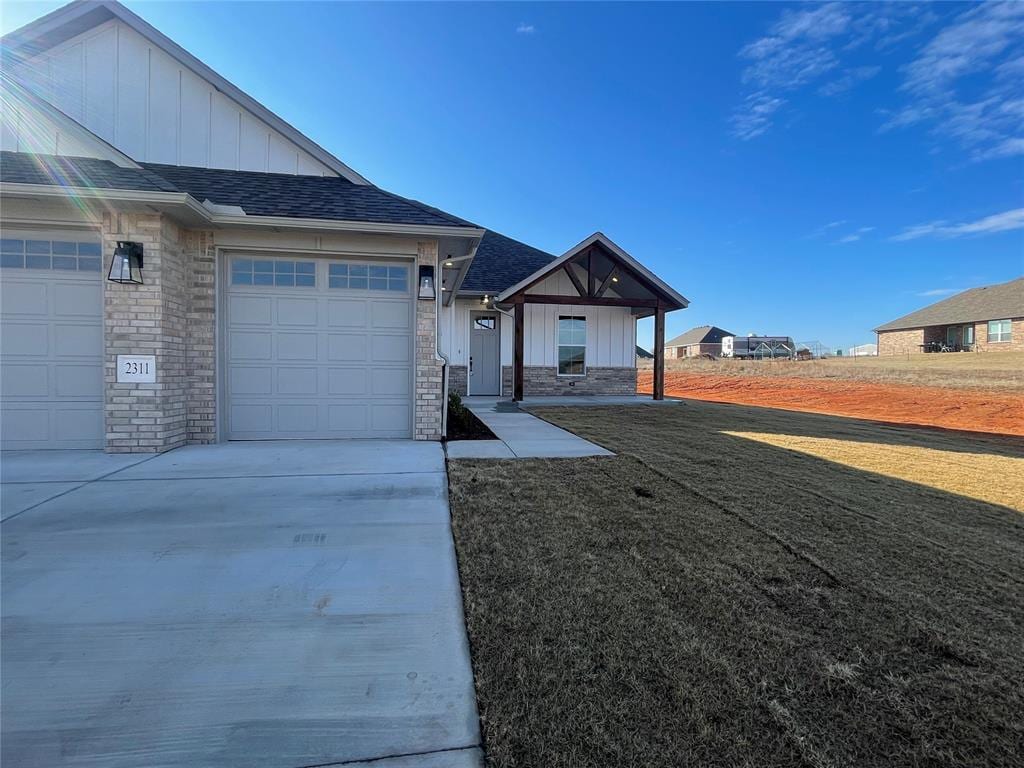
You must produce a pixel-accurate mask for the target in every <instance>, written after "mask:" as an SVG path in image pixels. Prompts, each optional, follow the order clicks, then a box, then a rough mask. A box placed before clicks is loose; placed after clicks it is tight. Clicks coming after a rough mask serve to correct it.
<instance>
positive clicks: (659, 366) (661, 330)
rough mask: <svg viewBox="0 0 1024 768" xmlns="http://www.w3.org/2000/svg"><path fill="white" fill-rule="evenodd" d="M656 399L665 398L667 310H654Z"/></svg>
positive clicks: (659, 308)
mask: <svg viewBox="0 0 1024 768" xmlns="http://www.w3.org/2000/svg"><path fill="white" fill-rule="evenodd" d="M654 399H655V400H664V399H665V310H664V309H662V308H661V307H658V308H657V310H655V312H654Z"/></svg>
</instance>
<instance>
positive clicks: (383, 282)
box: [327, 264, 409, 293]
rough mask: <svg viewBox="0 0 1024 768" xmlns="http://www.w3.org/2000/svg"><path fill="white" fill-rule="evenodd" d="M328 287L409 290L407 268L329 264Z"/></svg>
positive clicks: (403, 291) (356, 289)
mask: <svg viewBox="0 0 1024 768" xmlns="http://www.w3.org/2000/svg"><path fill="white" fill-rule="evenodd" d="M327 280H328V285H329V286H330V287H331V288H343V289H347V290H355V291H395V292H401V293H405V292H407V291H408V290H409V268H408V267H381V266H375V265H372V264H331V265H330V266H329V267H328V271H327Z"/></svg>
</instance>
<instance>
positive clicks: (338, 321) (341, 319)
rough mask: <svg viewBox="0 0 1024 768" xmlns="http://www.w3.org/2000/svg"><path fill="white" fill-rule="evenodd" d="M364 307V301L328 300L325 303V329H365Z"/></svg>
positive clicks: (365, 313)
mask: <svg viewBox="0 0 1024 768" xmlns="http://www.w3.org/2000/svg"><path fill="white" fill-rule="evenodd" d="M366 306H367V302H366V301H365V300H364V299H329V300H328V302H327V327H329V328H365V327H366V315H367V312H366Z"/></svg>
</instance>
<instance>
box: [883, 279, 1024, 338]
mask: <svg viewBox="0 0 1024 768" xmlns="http://www.w3.org/2000/svg"><path fill="white" fill-rule="evenodd" d="M1015 317H1024V277H1018V278H1017V279H1016V280H1011V281H1010V282H1008V283H998V284H996V285H983V286H981V287H980V288H971V289H970V290H967V291H964V292H963V293H958V294H956V295H955V296H950V297H949V298H948V299H943V300H942V301H938V302H936V303H935V304H931V305H929V306H927V307H924V308H923V309H919V310H917V311H916V312H911V313H910V314H909V315H904V316H903V317H900V318H897V319H896V320H892V321H891V322H888V323H885V324H884V325H880V326H878V327H877V328H875V330H876V331H899V330H905V329H907V328H925V327H927V326H929V325H950V324H952V323H968V322H979V321H982V320H1008V319H1010V318H1015Z"/></svg>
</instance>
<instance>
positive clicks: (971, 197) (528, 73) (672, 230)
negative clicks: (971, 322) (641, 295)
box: [2, 2, 1024, 346]
mask: <svg viewBox="0 0 1024 768" xmlns="http://www.w3.org/2000/svg"><path fill="white" fill-rule="evenodd" d="M126 4H127V5H128V6H129V7H130V8H132V10H134V11H136V12H137V13H138V14H139V15H141V16H142V17H143V18H145V19H146V20H147V21H149V22H150V23H152V24H154V25H155V26H156V27H158V28H159V29H161V30H162V31H163V32H164V33H165V34H167V35H169V36H170V37H171V38H173V39H174V40H176V41H177V42H178V43H179V44H181V45H183V46H184V47H185V48H187V49H188V50H189V51H191V52H192V53H194V54H195V55H197V56H198V57H199V58H200V59H202V60H203V61H205V62H206V63H208V64H209V65H210V66H212V67H213V68H214V69H216V70H218V71H219V72H220V73H221V74H223V75H224V76H225V77H227V78H228V79H229V80H231V81H232V82H234V83H235V84H236V85H238V86H240V87H241V88H242V89H244V90H245V91H247V92H249V93H250V94H251V95H253V96H254V97H255V98H257V99H259V100H260V101H262V102H263V103H264V104H266V105H267V106H268V107H270V108H271V109H272V110H274V111H275V112H277V113H278V114H279V115H281V116H282V117H284V118H285V119H286V120H288V121H289V122H291V123H292V124H293V125H295V126H296V127H297V128H299V129H300V130H302V131H303V132H305V133H307V134H308V135H309V136H310V137H311V138H313V139H314V140H316V141H317V142H319V143H320V144H321V145H323V146H324V147H326V148H327V149H328V150H330V151H331V152H333V153H334V154H336V155H337V156H338V157H340V158H341V159H342V160H343V161H345V162H346V163H348V164H349V165H351V166H353V167H354V168H355V169H356V170H358V171H360V172H361V173H363V174H364V175H366V176H367V177H368V178H369V179H370V180H371V181H373V182H374V183H376V184H379V185H380V186H382V187H385V188H387V189H390V190H392V191H395V192H398V193H400V194H404V195H408V196H410V197H415V198H418V199H421V200H424V201H427V202H430V203H431V204H433V205H436V206H438V207H440V208H443V209H445V210H448V211H451V212H452V213H456V214H458V215H461V216H464V217H466V218H468V219H471V220H473V221H475V222H477V223H480V224H482V225H484V226H487V227H490V228H492V229H495V230H497V231H499V232H502V233H504V234H507V235H510V236H512V237H516V238H518V239H521V240H524V241H526V242H528V243H530V244H532V245H535V246H537V247H540V248H544V249H545V250H548V251H550V252H552V253H554V254H559V253H562V252H563V251H564V250H566V249H567V248H569V247H570V246H572V245H574V244H575V243H576V242H578V241H579V240H582V239H583V238H584V237H586V236H587V235H589V234H591V233H592V232H593V231H595V230H601V231H603V232H605V233H606V234H607V235H608V236H610V237H611V238H612V239H614V240H615V241H616V242H618V243H619V244H620V245H621V246H622V247H623V248H625V249H626V250H628V251H630V252H631V253H632V254H633V255H635V256H636V257H637V258H639V259H641V260H642V261H643V262H644V263H646V264H647V265H649V266H650V267H651V268H652V269H654V270H655V271H656V272H657V273H658V274H659V275H660V276H662V277H663V278H665V279H666V280H667V281H668V282H670V283H671V284H672V285H674V286H675V287H676V288H678V289H679V290H680V291H681V292H682V293H683V294H684V295H686V296H687V297H689V298H690V300H691V302H692V303H691V305H690V308H689V309H687V310H685V311H682V312H677V313H674V314H673V315H670V316H669V319H668V323H667V330H668V333H669V334H670V335H674V334H676V333H680V332H682V331H684V330H686V329H688V328H690V327H692V326H694V325H700V324H714V325H719V326H722V327H724V328H726V329H728V330H731V331H733V332H735V333H749V332H759V333H772V334H788V335H792V336H794V337H796V338H797V339H798V340H801V341H803V340H811V339H817V340H821V341H823V342H825V343H826V344H830V345H833V346H849V345H852V344H856V343H860V342H865V341H871V340H873V334H872V333H871V328H872V327H874V326H875V325H878V324H880V323H882V322H885V321H887V320H890V319H893V318H895V317H897V316H899V315H902V314H904V313H906V312H909V311H911V310H913V309H916V308H917V307H919V306H922V305H924V304H927V303H930V302H932V301H935V300H937V299H938V298H941V297H943V296H945V295H948V294H949V293H951V292H955V291H956V290H958V289H964V288H969V287H972V286H975V285H982V284H986V283H992V282H1000V281H1004V280H1008V279H1011V278H1013V277H1017V276H1019V275H1021V274H1022V273H1024V86H1022V85H1021V84H1022V83H1024V3H1016V4H1012V3H1010V4H996V3H990V4H985V5H972V4H941V5H917V4H908V3H901V4H892V5H884V4H864V5H858V4H799V5H797V4H781V3H778V4H776V3H753V4H744V3H731V4H725V3H723V4H711V3H701V4H698V3H693V4H667V3H666V4H637V3H632V4H551V3H549V4H530V3H514V4H513V3H506V4H470V3H457V4H428V3H422V4H411V5H410V4H398V3H386V4H349V3H312V4H307V3H297V2H291V3H269V2H268V3H252V4H250V3H161V2H143V3H140V2H128V3H126ZM59 5H60V3H5V4H4V7H3V11H2V12H3V18H2V30H3V31H4V32H7V31H10V30H11V29H14V28H16V27H18V26H20V25H21V24H23V23H25V22H27V21H30V20H31V19H33V18H35V17H37V16H39V15H41V14H42V13H45V12H47V11H49V10H51V9H52V8H55V7H58V6H59ZM650 338H651V327H650V323H649V322H645V323H643V324H642V325H641V330H640V339H639V340H640V342H641V343H642V344H644V345H647V346H649V344H650Z"/></svg>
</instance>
